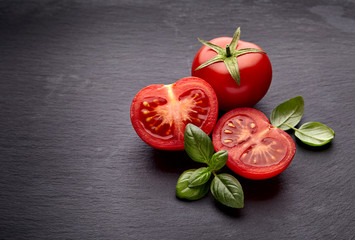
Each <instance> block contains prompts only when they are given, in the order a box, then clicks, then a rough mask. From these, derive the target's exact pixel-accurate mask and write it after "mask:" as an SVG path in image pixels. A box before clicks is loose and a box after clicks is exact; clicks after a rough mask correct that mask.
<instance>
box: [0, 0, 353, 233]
mask: <svg viewBox="0 0 355 240" xmlns="http://www.w3.org/2000/svg"><path fill="white" fill-rule="evenodd" d="M238 26H240V27H241V39H242V40H245V41H250V42H254V43H256V44H258V45H259V46H260V47H262V48H263V49H264V50H265V51H267V53H268V55H269V58H270V60H271V63H272V65H273V74H274V75H273V82H272V85H271V87H270V90H269V92H268V93H267V95H266V96H265V97H264V98H263V99H262V101H261V102H260V103H258V104H257V105H256V106H255V108H257V109H259V110H261V111H263V112H264V113H265V114H266V115H268V116H269V115H270V113H271V111H272V109H273V108H274V107H275V106H276V105H278V104H279V103H281V102H283V101H285V100H287V99H289V98H292V97H294V96H297V95H302V96H303V97H304V100H305V113H304V117H303V119H302V123H304V122H308V121H319V122H322V123H324V124H327V125H328V126H330V127H331V128H333V129H334V131H335V133H336V137H335V139H334V141H333V142H332V143H331V144H329V145H327V146H325V147H323V148H317V149H313V148H310V147H307V146H304V145H303V144H302V143H300V142H298V141H296V146H297V152H296V155H295V158H294V160H293V162H292V163H291V165H290V166H289V168H288V169H287V170H286V171H285V172H283V173H282V174H281V175H279V176H277V177H275V178H273V179H270V180H266V181H251V180H246V179H243V178H241V177H238V176H236V177H237V178H238V179H239V180H240V182H241V184H242V185H243V188H244V193H245V208H244V209H229V208H226V207H224V206H221V205H220V204H219V203H217V202H216V201H215V200H214V199H213V197H212V196H211V194H209V195H208V196H207V197H205V198H203V199H201V200H199V201H195V202H186V201H181V200H178V199H177V198H176V197H175V184H176V181H177V179H178V177H179V175H180V174H181V173H182V172H183V171H184V170H186V169H189V168H194V167H198V166H199V165H198V164H196V163H193V162H192V161H191V160H190V159H189V158H188V157H187V155H186V154H185V153H184V152H164V151H158V150H154V149H152V148H151V147H149V146H147V145H146V144H145V143H143V142H142V141H141V140H140V139H139V138H138V136H137V135H136V133H135V132H134V130H133V128H132V127H131V124H130V119H129V108H130V103H131V101H132V99H133V97H134V95H135V94H136V93H137V92H138V91H139V90H140V89H141V88H143V87H145V86H147V85H150V84H155V83H163V84H169V83H172V82H175V81H177V80H178V79H180V78H183V77H186V76H189V75H190V66H191V63H192V59H193V56H194V54H195V53H196V52H197V50H198V49H199V48H200V46H201V45H200V43H199V42H198V41H197V37H200V38H202V39H205V40H209V39H212V38H215V37H219V36H232V35H233V33H234V31H235V29H236V28H237V27H238ZM354 43H355V3H354V2H353V1H350V0H344V1H340V0H330V1H326V0H316V1H305V0H301V1H276V0H275V1H273V0H265V1H258V0H254V1H246V0H245V1H243V0H240V1H224V0H221V1H218V2H217V1H211V0H208V1H187V0H186V1H173V0H168V1H158V0H153V1H143V0H136V1H128V0H121V1H119V0H118V1H114V0H111V1H99V0H89V1H79V0H77V1H67V0H65V1H49V0H43V1H18V0H16V1H10V0H2V1H0V110H1V111H0V161H1V162H0V164H1V165H0V239H354V223H355V221H354V220H355V217H354V216H355V214H354V207H353V203H354V197H355V194H354V180H353V176H354V167H355V163H354V160H355V159H354V144H355V141H354V131H353V129H352V127H353V126H354V121H353V118H354V110H355V109H354V105H353V95H354V91H355V85H354V80H355V73H354V65H355V57H354V56H355V44H354ZM291 134H292V133H291ZM224 171H226V172H229V171H228V169H224Z"/></svg>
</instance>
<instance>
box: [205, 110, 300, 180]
mask: <svg viewBox="0 0 355 240" xmlns="http://www.w3.org/2000/svg"><path fill="white" fill-rule="evenodd" d="M212 141H213V145H214V148H215V150H216V151H219V150H227V151H228V160H227V164H226V165H227V166H228V167H229V168H230V169H231V170H232V171H234V172H235V173H237V174H239V175H241V176H243V177H245V178H249V179H267V178H271V177H274V176H276V175H278V174H280V173H281V172H282V171H284V170H285V169H286V168H287V167H288V165H289V164H290V163H291V161H292V159H293V157H294V155H295V152H296V146H295V143H294V141H293V139H292V138H291V137H290V135H288V134H287V133H286V132H284V131H282V130H281V129H279V128H275V127H273V126H272V125H271V124H270V122H269V120H268V119H267V117H266V116H265V115H264V114H263V113H262V112H260V111H258V110H256V109H254V108H236V109H234V110H232V111H229V112H228V113H226V114H225V115H223V116H222V117H221V118H220V120H219V121H218V122H217V124H216V126H215V129H214V130H213V135H212Z"/></svg>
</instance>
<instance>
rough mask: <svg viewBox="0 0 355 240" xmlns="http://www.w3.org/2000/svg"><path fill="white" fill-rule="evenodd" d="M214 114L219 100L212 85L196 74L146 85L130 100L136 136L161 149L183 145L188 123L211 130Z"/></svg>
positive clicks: (177, 147)
mask: <svg viewBox="0 0 355 240" xmlns="http://www.w3.org/2000/svg"><path fill="white" fill-rule="evenodd" d="M217 116H218V100H217V96H216V94H215V92H214V90H213V88H212V87H211V86H210V85H209V84H208V83H207V82H206V81H204V80H202V79H200V78H197V77H187V78H183V79H181V80H179V81H177V82H176V83H173V84H169V85H163V84H159V85H158V84H156V85H150V86H147V87H145V88H143V89H142V90H140V91H139V92H138V93H137V95H136V96H135V97H134V99H133V101H132V104H131V122H132V125H133V127H134V129H135V130H136V132H137V134H138V136H139V137H140V138H141V139H142V140H143V141H144V142H146V143H147V144H149V145H150V146H152V147H154V148H157V149H162V150H183V149H184V131H185V127H186V125H187V124H188V123H192V124H194V125H196V126H198V127H200V128H201V129H202V130H203V131H204V132H205V133H207V134H210V133H211V132H212V129H213V127H214V125H215V124H216V121H217Z"/></svg>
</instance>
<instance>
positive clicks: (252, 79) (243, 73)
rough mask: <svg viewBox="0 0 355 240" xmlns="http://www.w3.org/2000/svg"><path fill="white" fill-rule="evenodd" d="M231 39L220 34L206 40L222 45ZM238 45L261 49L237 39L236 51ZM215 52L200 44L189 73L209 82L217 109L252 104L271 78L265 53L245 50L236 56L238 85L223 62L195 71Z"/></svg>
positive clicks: (269, 65)
mask: <svg viewBox="0 0 355 240" xmlns="http://www.w3.org/2000/svg"><path fill="white" fill-rule="evenodd" d="M231 40H232V38H230V37H220V38H215V39H212V40H211V41H210V42H211V43H213V44H215V45H218V46H220V47H223V48H225V47H226V45H227V44H229V43H230V42H231ZM242 48H256V49H260V50H262V49H261V48H260V47H259V46H257V45H256V44H253V43H250V42H245V41H242V40H239V41H238V45H237V50H238V49H242ZM216 55H217V53H216V52H215V51H214V50H212V49H211V48H209V47H207V46H203V47H201V48H200V50H199V51H198V52H197V53H196V55H195V57H194V60H193V62H192V76H196V77H200V78H202V79H204V80H205V81H207V82H208V83H209V84H211V86H212V87H213V89H214V90H215V92H216V94H217V97H218V102H219V108H220V109H222V110H225V111H229V110H232V109H234V108H237V107H252V106H254V105H255V104H256V103H258V102H259V101H260V100H261V99H262V98H263V97H264V96H265V94H266V93H267V91H268V89H269V87H270V84H271V80H272V67H271V63H270V60H269V58H268V56H267V55H266V54H265V53H247V54H244V55H241V56H238V57H237V62H238V67H239V72H240V86H238V84H237V83H236V82H235V80H234V79H233V78H232V77H231V75H230V74H229V72H228V70H227V68H226V66H225V64H224V62H216V63H213V64H211V65H209V66H207V67H204V68H201V69H199V70H196V71H195V69H196V68H197V67H198V66H200V65H201V64H202V63H204V62H206V61H208V60H209V59H211V58H213V57H215V56H216Z"/></svg>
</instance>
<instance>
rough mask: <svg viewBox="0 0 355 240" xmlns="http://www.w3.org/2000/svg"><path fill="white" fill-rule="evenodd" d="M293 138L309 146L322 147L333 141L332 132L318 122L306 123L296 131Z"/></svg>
mask: <svg viewBox="0 0 355 240" xmlns="http://www.w3.org/2000/svg"><path fill="white" fill-rule="evenodd" d="M295 136H296V137H297V138H298V139H299V140H301V141H302V142H304V143H305V144H307V145H310V146H322V145H325V144H327V143H329V142H330V141H332V140H333V138H334V136H335V134H334V131H333V130H332V129H331V128H329V127H327V126H326V125H324V124H322V123H319V122H308V123H305V124H303V125H302V126H301V127H300V128H299V129H296V132H295Z"/></svg>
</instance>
